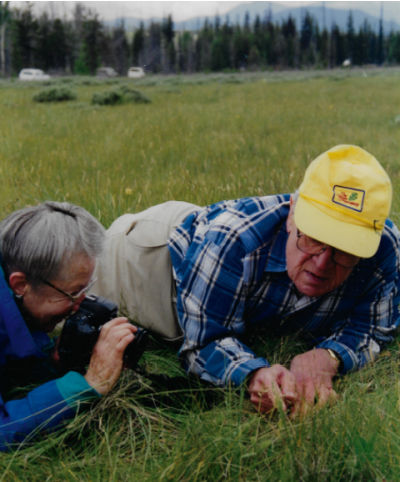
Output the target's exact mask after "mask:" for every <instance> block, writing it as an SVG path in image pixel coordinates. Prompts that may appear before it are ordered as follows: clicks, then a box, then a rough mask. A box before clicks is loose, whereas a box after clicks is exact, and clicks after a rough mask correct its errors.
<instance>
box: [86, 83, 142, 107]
mask: <svg viewBox="0 0 400 482" xmlns="http://www.w3.org/2000/svg"><path fill="white" fill-rule="evenodd" d="M130 102H134V103H135V104H148V103H150V102H151V100H150V99H149V98H148V97H146V96H145V95H144V94H142V93H141V92H139V91H138V90H134V89H131V88H129V87H127V86H125V85H124V86H122V87H119V88H118V89H112V90H106V91H104V92H98V93H96V94H93V97H92V104H99V105H118V104H127V103H130Z"/></svg>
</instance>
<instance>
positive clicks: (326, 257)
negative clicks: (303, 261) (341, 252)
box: [314, 246, 335, 271]
mask: <svg viewBox="0 0 400 482" xmlns="http://www.w3.org/2000/svg"><path fill="white" fill-rule="evenodd" d="M332 250H333V248H332V247H330V246H328V247H327V248H326V249H324V251H322V253H321V254H318V255H315V256H314V263H315V265H316V267H317V268H318V269H320V270H321V271H323V270H326V269H329V268H331V267H332V265H334V264H335V263H334V261H333V251H332Z"/></svg>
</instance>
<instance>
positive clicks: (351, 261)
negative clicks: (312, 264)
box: [296, 230, 360, 269]
mask: <svg viewBox="0 0 400 482" xmlns="http://www.w3.org/2000/svg"><path fill="white" fill-rule="evenodd" d="M296 246H297V249H299V250H300V251H302V252H303V253H306V254H310V255H311V256H319V255H320V254H322V253H323V252H324V251H326V250H327V249H328V248H331V249H332V260H333V262H334V263H335V264H337V265H339V266H341V267H342V268H348V269H349V268H354V266H355V265H356V264H357V263H358V261H359V259H360V258H359V257H358V256H354V255H352V254H349V253H345V252H344V251H340V250H339V249H336V248H333V247H332V246H329V245H328V244H324V243H320V242H319V241H317V240H316V239H313V238H310V237H309V236H307V235H306V234H303V233H301V232H300V231H299V230H297V242H296Z"/></svg>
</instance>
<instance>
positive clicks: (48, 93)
mask: <svg viewBox="0 0 400 482" xmlns="http://www.w3.org/2000/svg"><path fill="white" fill-rule="evenodd" d="M75 99H76V94H75V92H72V90H71V89H68V88H67V87H51V88H47V89H43V90H41V91H40V92H38V93H37V94H35V95H34V96H33V100H34V101H35V102H62V101H65V100H75Z"/></svg>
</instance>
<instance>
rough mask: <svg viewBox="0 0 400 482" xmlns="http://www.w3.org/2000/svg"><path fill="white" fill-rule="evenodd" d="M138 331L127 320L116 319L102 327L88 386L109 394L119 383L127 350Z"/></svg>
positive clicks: (95, 347)
mask: <svg viewBox="0 0 400 482" xmlns="http://www.w3.org/2000/svg"><path fill="white" fill-rule="evenodd" d="M136 331H137V328H136V326H134V325H132V324H131V323H129V322H128V319H127V318H114V319H113V320H111V321H109V322H107V323H106V324H105V325H104V326H103V327H102V329H101V331H100V335H99V338H98V340H97V342H96V345H95V346H94V348H93V353H92V356H91V358H90V363H89V367H88V370H87V372H86V375H85V379H86V381H87V382H88V384H89V385H90V386H91V387H93V388H94V389H95V390H97V391H98V392H99V393H100V394H102V395H105V394H106V393H108V392H109V391H110V390H111V389H112V388H113V386H114V385H115V383H116V382H117V380H118V378H119V376H120V374H121V370H122V367H123V355H124V351H125V348H126V347H127V346H128V345H129V343H130V342H131V341H132V340H133V339H134V337H135V335H134V333H135V332H136Z"/></svg>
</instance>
